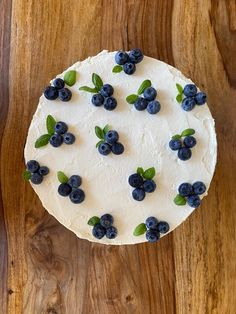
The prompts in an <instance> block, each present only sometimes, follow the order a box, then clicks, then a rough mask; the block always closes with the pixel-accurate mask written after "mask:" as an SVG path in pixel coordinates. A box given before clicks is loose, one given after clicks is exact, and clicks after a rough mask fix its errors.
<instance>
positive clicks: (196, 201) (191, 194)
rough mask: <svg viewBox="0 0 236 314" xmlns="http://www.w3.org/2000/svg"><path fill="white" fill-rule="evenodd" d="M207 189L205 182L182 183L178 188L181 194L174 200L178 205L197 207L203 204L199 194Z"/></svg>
mask: <svg viewBox="0 0 236 314" xmlns="http://www.w3.org/2000/svg"><path fill="white" fill-rule="evenodd" d="M205 191H206V186H205V184H204V183H203V182H201V181H197V182H195V183H193V184H190V183H182V184H180V186H179V188H178V192H179V194H177V195H176V197H175V199H174V202H175V204H176V205H185V204H186V202H187V203H188V205H189V206H191V207H194V208H197V207H198V206H200V204H201V199H200V197H199V195H202V194H203V193H205Z"/></svg>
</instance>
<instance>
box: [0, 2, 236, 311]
mask: <svg viewBox="0 0 236 314" xmlns="http://www.w3.org/2000/svg"><path fill="white" fill-rule="evenodd" d="M0 9H1V10H0V69H1V75H0V99H1V102H0V122H1V123H0V135H1V136H0V141H1V156H0V157H1V163H0V167H1V177H0V179H1V180H0V187H1V194H0V239H1V240H0V275H1V282H0V301H1V302H0V313H3V314H5V313H10V314H14V313H24V314H38V313H50V314H56V313H57V314H67V313H69V314H77V313H79V314H80V313H81V314H91V313H92V314H96V313H122V314H123V313H128V314H130V313H135V314H136V313H137V314H139V313H151V314H152V313H153V314H155V313H164V314H165V313H166V314H172V313H179V314H185V313H190V314H195V313H196V314H198V313H199V314H205V313H206V314H208V313H209V314H211V313H214V314H215V313H216V314H234V313H235V312H236V299H235V297H234V291H235V288H236V282H235V278H236V263H235V258H236V250H235V247H236V230H235V225H236V211H235V208H236V201H235V200H236V198H235V189H236V183H235V162H236V154H235V143H236V135H235V134H236V132H235V131H236V127H235V118H236V92H235V88H236V62H235V55H236V40H235V39H236V3H235V1H233V0H232V1H231V0H229V1H220V0H219V1H217V0H214V1H210V0H197V1H195V0H168V1H166V0H155V1H153V0H128V1H124V0H123V1H122V0H113V1H112V0H103V1H101V0H80V1H77V0H72V1H60V0H57V1H56V0H44V1H36V0H31V1H30V0H21V1H17V0H12V1H10V0H1V1H0ZM132 47H140V48H141V49H142V50H143V51H144V53H145V54H147V55H150V56H153V57H156V58H159V59H161V60H163V61H165V62H168V63H170V64H172V65H175V66H176V67H177V68H179V69H180V70H182V71H183V73H184V74H185V75H186V76H189V77H191V78H192V79H193V80H194V81H195V82H196V83H197V84H198V85H199V86H200V87H202V88H203V89H204V90H206V91H207V93H208V97H209V106H210V108H211V111H212V113H213V116H214V117H215V119H216V129H217V134H218V143H219V150H218V164H217V169H216V173H215V176H214V180H213V182H212V185H211V189H210V192H209V195H208V197H207V198H206V199H204V202H203V205H202V206H201V208H199V209H198V210H196V211H195V212H194V214H192V215H191V217H190V218H189V219H187V221H186V222H184V223H183V224H182V225H181V226H180V227H179V228H177V230H175V231H174V232H173V233H171V234H170V235H168V236H167V237H165V238H164V239H163V240H162V241H161V242H160V243H158V244H154V245H147V244H141V245H134V246H123V247H107V246H103V245H97V244H91V243H89V242H87V241H84V240H80V239H77V238H76V236H75V235H74V234H72V233H71V232H70V231H68V230H66V229H65V228H64V227H63V226H62V225H60V224H59V223H58V222H57V221H56V220H55V219H54V218H53V217H51V216H49V214H48V213H47V212H46V211H45V210H44V209H43V207H42V205H41V204H40V201H39V200H38V198H37V196H36V195H35V194H34V193H33V190H32V189H31V187H30V186H29V185H28V184H27V183H24V182H23V181H22V179H21V172H22V170H23V169H24V160H23V147H24V143H25V138H26V135H27V129H28V126H29V124H30V121H31V118H32V115H33V113H34V111H35V109H36V106H37V102H38V98H39V96H40V94H41V91H42V88H43V87H44V86H45V85H46V84H47V83H48V81H49V80H50V79H51V78H52V77H54V76H55V75H56V74H57V73H60V72H61V71H62V70H63V69H65V68H67V67H68V66H69V65H70V64H72V63H74V62H75V61H76V60H78V59H83V58H85V57H87V56H89V55H94V54H96V53H98V52H99V51H100V50H102V49H110V50H114V49H119V48H124V49H130V48H132Z"/></svg>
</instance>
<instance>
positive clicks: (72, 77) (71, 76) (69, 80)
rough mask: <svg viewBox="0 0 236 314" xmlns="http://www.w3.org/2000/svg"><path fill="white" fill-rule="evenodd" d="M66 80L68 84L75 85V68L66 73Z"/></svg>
mask: <svg viewBox="0 0 236 314" xmlns="http://www.w3.org/2000/svg"><path fill="white" fill-rule="evenodd" d="M64 81H65V83H66V85H68V86H73V85H74V84H75V82H76V71H75V70H70V71H67V72H66V73H65V75H64Z"/></svg>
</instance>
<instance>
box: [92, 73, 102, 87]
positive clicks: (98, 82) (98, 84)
mask: <svg viewBox="0 0 236 314" xmlns="http://www.w3.org/2000/svg"><path fill="white" fill-rule="evenodd" d="M92 82H93V84H94V86H95V87H96V88H97V89H98V90H99V91H100V89H101V88H102V87H103V81H102V79H101V77H100V76H99V75H97V74H96V73H93V75H92Z"/></svg>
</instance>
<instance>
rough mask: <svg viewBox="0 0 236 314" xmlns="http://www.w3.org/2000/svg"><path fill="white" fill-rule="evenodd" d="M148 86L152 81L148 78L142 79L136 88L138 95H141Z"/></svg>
mask: <svg viewBox="0 0 236 314" xmlns="http://www.w3.org/2000/svg"><path fill="white" fill-rule="evenodd" d="M150 86H152V82H151V81H150V80H145V81H143V82H142V84H141V85H140V87H139V89H138V95H141V94H142V93H143V92H144V91H145V89H146V88H148V87H150Z"/></svg>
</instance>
